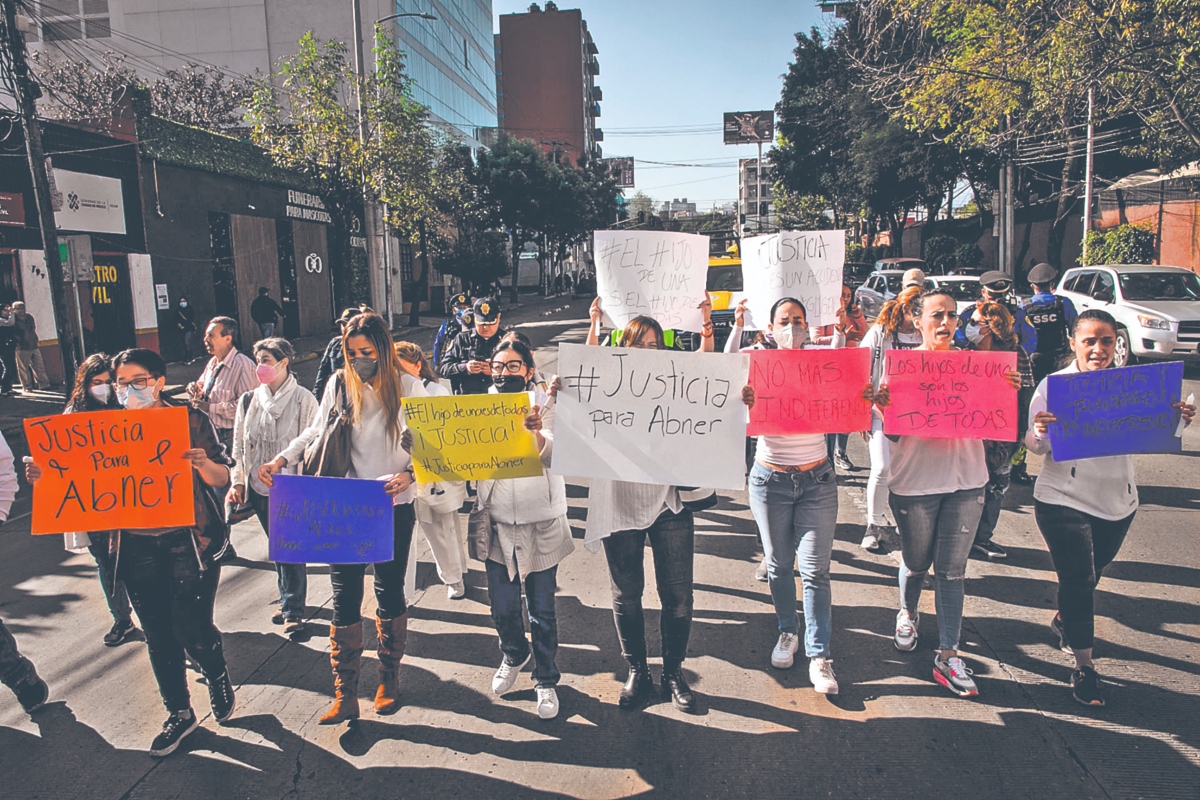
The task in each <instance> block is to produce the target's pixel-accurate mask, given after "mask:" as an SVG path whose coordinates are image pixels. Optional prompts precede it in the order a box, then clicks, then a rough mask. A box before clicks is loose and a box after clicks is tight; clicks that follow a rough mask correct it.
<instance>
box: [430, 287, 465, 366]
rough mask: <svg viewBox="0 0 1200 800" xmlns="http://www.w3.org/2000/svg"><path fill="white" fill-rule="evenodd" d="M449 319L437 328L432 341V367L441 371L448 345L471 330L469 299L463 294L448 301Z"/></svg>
mask: <svg viewBox="0 0 1200 800" xmlns="http://www.w3.org/2000/svg"><path fill="white" fill-rule="evenodd" d="M450 313H451V316H450V319H448V320H446V321H445V322H443V323H442V327H440V328H438V332H437V336H435V337H434V339H433V366H434V368H435V369H441V367H442V358H443V357H444V356H445V355H446V350H448V349H449V347H450V344H451V343H452V342H453V341H454V339H455V337H457V336H458V335H459V334H460V333H462V332H463V331H469V330H471V326H472V324H473V321H474V317H473V315H472V313H471V298H469V297H467V296H466V295H465V294H456V295H454V299H453V300H451V301H450Z"/></svg>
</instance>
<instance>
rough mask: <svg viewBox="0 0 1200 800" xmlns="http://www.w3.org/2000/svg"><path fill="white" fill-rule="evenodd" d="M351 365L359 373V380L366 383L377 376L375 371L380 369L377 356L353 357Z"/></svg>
mask: <svg viewBox="0 0 1200 800" xmlns="http://www.w3.org/2000/svg"><path fill="white" fill-rule="evenodd" d="M350 366H351V367H352V368H353V369H354V371H355V372H357V373H358V378H359V380H361V381H363V382H364V383H366V382H367V381H369V380H371V378H374V377H375V373H376V372H378V371H379V359H377V358H352V359H350Z"/></svg>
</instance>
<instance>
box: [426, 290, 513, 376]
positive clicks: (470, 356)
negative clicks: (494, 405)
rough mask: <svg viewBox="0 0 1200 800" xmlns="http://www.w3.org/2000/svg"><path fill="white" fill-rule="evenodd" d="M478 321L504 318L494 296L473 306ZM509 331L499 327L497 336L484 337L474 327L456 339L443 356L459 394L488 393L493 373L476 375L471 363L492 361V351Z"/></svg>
mask: <svg viewBox="0 0 1200 800" xmlns="http://www.w3.org/2000/svg"><path fill="white" fill-rule="evenodd" d="M473 313H474V315H475V322H476V323H477V324H478V323H480V322H495V321H496V320H497V319H499V318H500V306H499V305H498V304H497V303H496V301H495V300H493V299H492V298H490V297H485V298H482V299H480V300H476V301H475V308H474V309H473ZM506 333H508V331H507V330H506V329H505V328H499V327H498V328H497V329H496V333H495V335H493V336H491V337H489V338H487V339H484V338H483V337H482V336H480V335H479V334H478V332H476V330H475V328H474V327H472V328H471V329H470V330H467V331H463V332H462V333H460V334H459V335H458V336H456V337H455V338H454V341H453V342H452V343H451V344H450V347H449V349H448V350H446V353H445V355H444V356H442V364H441V373H442V375H443V376H445V377H446V378H448V379H449V380H450V386H451V387H452V388H453V389H454V393H455V394H486V393H487V390H488V389H489V388H490V387H491V385H492V374H491V372H485V373H480V374H477V375H472V374H471V373H469V372H467V362H469V361H488V362H490V361H491V360H492V353H493V351H495V349H496V345H498V344H500V339H501V338H502V337H503V336H504V335H505V334H506Z"/></svg>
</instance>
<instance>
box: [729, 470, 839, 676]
mask: <svg viewBox="0 0 1200 800" xmlns="http://www.w3.org/2000/svg"><path fill="white" fill-rule="evenodd" d="M750 510H751V511H752V512H753V513H754V520H755V522H757V523H758V533H759V536H760V537H761V538H762V545H763V552H764V553H766V556H767V584H768V585H769V586H770V587H771V600H772V602H774V604H775V615H776V616H777V617H779V630H780V631H781V632H783V633H799V632H800V619H799V616H798V615H797V614H796V579H795V578H793V577H792V567H793V565H794V564H795V563H796V559H797V557H799V560H800V580H801V583H802V585H803V587H804V652H805V654H806V655H807V656H808V657H809V658H815V657H817V656H823V657H826V658H828V657H829V637H830V632H831V630H832V628H833V621H832V607H833V600H832V595H831V594H830V589H829V561H830V558H831V557H832V555H833V533H834V528H835V527H836V526H837V513H838V494H837V479H836V478H835V477H834V472H833V464H832V463H830V462H828V461H826V462H825V463H824V464H822V465H821V466H819V467H816V468H814V469H811V470H809V471H808V472H776V471H775V470H772V469H768V468H766V467H764V466H763V465H762V464H759V463H757V462H756V463H755V464H754V467H753V469H751V470H750Z"/></svg>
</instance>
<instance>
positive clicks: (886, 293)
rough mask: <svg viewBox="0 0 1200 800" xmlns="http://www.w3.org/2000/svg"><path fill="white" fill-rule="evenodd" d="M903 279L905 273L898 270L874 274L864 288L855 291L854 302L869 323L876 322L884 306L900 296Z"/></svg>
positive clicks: (864, 284)
mask: <svg viewBox="0 0 1200 800" xmlns="http://www.w3.org/2000/svg"><path fill="white" fill-rule="evenodd" d="M903 277H904V271H903V270H898V269H887V270H882V271H880V272H874V273H872V274H871V276H870V277H869V278H867V280H866V281H865V282H864V283H863V285H862V286H860V287H858V288H857V289H855V290H854V301H855V302H856V303H858V306H859V308H861V309H862V312H863V315H864V316H866V318H867V321H868V322H874V321H875V317H877V316H879V309H881V308H883V304H884V303H886V302H887V301H888V300H891V299H892V298H893V297H895V296H896V295H898V294H900V289H901V286H900V281H901V279H902V278H903Z"/></svg>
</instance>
